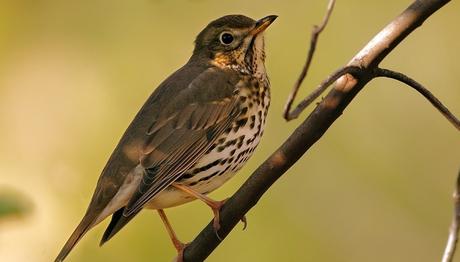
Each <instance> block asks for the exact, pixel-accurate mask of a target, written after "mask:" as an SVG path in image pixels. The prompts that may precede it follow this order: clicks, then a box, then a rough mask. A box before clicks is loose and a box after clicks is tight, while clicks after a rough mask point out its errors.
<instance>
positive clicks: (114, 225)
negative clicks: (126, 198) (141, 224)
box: [99, 207, 139, 246]
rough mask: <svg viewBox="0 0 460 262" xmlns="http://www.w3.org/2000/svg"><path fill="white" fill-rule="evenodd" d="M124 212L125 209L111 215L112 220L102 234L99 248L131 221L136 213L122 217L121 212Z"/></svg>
mask: <svg viewBox="0 0 460 262" xmlns="http://www.w3.org/2000/svg"><path fill="white" fill-rule="evenodd" d="M124 211H125V207H123V208H120V209H118V210H117V211H116V212H115V213H113V215H112V220H110V224H109V225H108V226H107V229H106V230H105V232H104V235H103V236H102V239H101V242H100V243H99V246H102V245H104V243H105V242H107V241H109V240H110V239H111V238H112V237H113V236H114V235H115V234H116V233H118V231H120V229H122V228H123V227H124V226H125V225H126V224H128V222H129V221H131V219H133V218H134V216H136V215H137V214H138V213H139V211H138V212H136V213H133V214H131V215H129V216H124V215H123V212H124Z"/></svg>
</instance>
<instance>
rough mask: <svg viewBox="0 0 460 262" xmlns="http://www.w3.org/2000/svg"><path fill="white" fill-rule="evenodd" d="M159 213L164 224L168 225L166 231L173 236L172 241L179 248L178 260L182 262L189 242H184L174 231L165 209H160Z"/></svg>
mask: <svg viewBox="0 0 460 262" xmlns="http://www.w3.org/2000/svg"><path fill="white" fill-rule="evenodd" d="M158 214H159V215H160V217H161V220H162V221H163V224H164V225H165V227H166V231H168V235H169V237H170V238H171V241H172V243H173V245H174V247H175V248H176V250H177V260H176V261H177V262H182V261H184V249H185V248H186V247H187V246H188V244H184V243H182V242H181V241H180V240H179V239H178V238H177V235H176V233H175V232H174V230H173V228H172V226H171V224H170V223H169V220H168V218H167V217H166V214H165V212H164V211H163V209H158Z"/></svg>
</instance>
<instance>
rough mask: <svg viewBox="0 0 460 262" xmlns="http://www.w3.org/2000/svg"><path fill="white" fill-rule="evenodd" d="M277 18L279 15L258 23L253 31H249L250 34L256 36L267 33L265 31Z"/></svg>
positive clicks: (270, 16)
mask: <svg viewBox="0 0 460 262" xmlns="http://www.w3.org/2000/svg"><path fill="white" fill-rule="evenodd" d="M277 17H278V16H277V15H269V16H266V17H264V18H262V19H260V20H258V21H257V22H256V26H255V27H254V28H253V29H252V30H251V31H249V34H250V35H252V36H255V35H257V34H259V33H262V32H263V31H265V29H267V27H268V26H269V25H271V23H273V21H275V19H276V18H277Z"/></svg>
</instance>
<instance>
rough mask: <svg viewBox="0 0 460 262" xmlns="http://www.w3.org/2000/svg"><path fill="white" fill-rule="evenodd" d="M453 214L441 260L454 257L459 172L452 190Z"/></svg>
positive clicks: (448, 261)
mask: <svg viewBox="0 0 460 262" xmlns="http://www.w3.org/2000/svg"><path fill="white" fill-rule="evenodd" d="M453 198H454V216H453V218H452V224H451V225H450V229H449V238H448V240H447V244H446V249H445V250H444V255H443V256H442V262H451V261H453V259H454V254H455V248H456V247H457V242H458V231H459V229H460V172H459V173H458V176H457V185H456V187H455V191H454V195H453Z"/></svg>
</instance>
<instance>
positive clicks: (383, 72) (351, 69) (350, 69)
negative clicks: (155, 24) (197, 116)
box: [283, 0, 460, 131]
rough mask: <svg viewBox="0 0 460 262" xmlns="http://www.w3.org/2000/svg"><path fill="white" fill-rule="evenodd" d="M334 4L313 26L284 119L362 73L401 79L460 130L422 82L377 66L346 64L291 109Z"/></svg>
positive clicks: (458, 125)
mask: <svg viewBox="0 0 460 262" xmlns="http://www.w3.org/2000/svg"><path fill="white" fill-rule="evenodd" d="M334 4H335V0H330V1H329V4H328V7H327V12H326V15H325V16H324V19H323V22H322V23H321V25H319V26H316V25H315V26H313V31H312V36H311V41H310V48H309V51H308V56H307V60H306V62H305V65H304V67H303V69H302V72H301V73H300V76H299V78H298V79H297V81H296V82H295V84H294V87H293V88H292V90H291V93H290V94H289V96H288V99H287V102H286V105H285V107H284V113H283V117H284V119H286V121H290V120H293V119H296V118H297V117H298V116H299V115H300V114H301V113H302V111H303V110H305V108H307V107H308V106H309V105H310V104H311V103H312V102H313V101H314V100H315V99H316V98H318V97H319V96H320V95H321V94H322V93H324V91H326V90H327V88H328V87H329V86H330V85H332V84H333V83H334V82H335V81H336V80H337V79H339V78H340V77H342V76H343V75H346V74H351V75H353V76H354V77H355V78H359V75H360V74H367V75H368V76H370V78H371V79H374V78H377V77H386V78H391V79H394V80H397V81H400V82H402V83H405V84H406V85H408V86H410V87H412V88H413V89H415V90H416V91H417V92H419V93H420V94H421V95H423V96H424V97H425V98H426V99H427V100H428V101H430V103H431V104H432V105H433V106H434V107H435V108H436V109H438V110H439V112H441V114H442V115H443V116H444V117H445V118H447V120H449V122H451V123H452V125H454V127H455V128H457V130H459V131H460V121H459V120H458V119H457V118H456V117H455V116H454V115H453V114H452V113H451V112H450V111H449V109H447V107H445V106H444V105H443V104H442V103H441V101H439V99H437V98H436V97H435V96H434V95H433V94H432V93H431V92H430V91H429V90H428V89H426V88H425V87H423V86H422V85H421V84H420V83H418V82H417V81H415V80H414V79H412V78H410V77H408V76H406V75H404V74H402V73H399V72H396V71H393V70H389V69H382V68H379V67H375V68H364V67H363V68H362V67H359V66H345V67H342V68H339V69H338V70H337V71H335V72H334V73H333V74H332V75H330V76H329V77H328V78H326V79H325V80H324V81H323V82H321V84H320V85H319V86H318V87H316V89H315V90H313V91H312V92H311V93H310V94H309V95H308V96H307V97H306V98H304V99H303V100H302V101H301V102H300V103H299V104H298V105H297V106H296V108H295V109H293V110H292V111H291V107H292V104H293V102H294V100H295V98H296V96H297V93H298V91H299V89H300V86H301V85H302V83H303V81H304V79H305V77H306V76H307V73H308V70H309V68H310V65H311V62H312V60H313V55H314V53H315V50H316V44H317V42H318V37H319V35H320V34H321V32H322V31H323V30H324V28H325V27H326V25H327V22H328V21H329V18H330V16H331V13H332V10H333V8H334Z"/></svg>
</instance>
